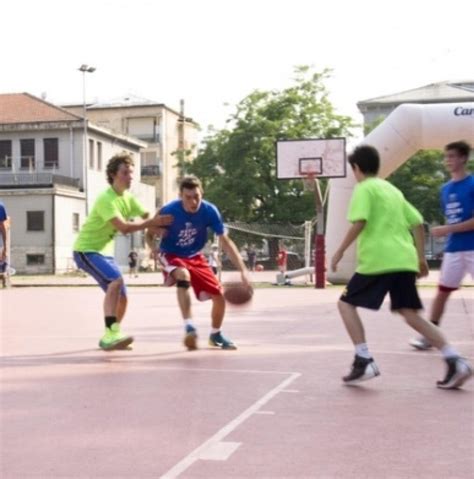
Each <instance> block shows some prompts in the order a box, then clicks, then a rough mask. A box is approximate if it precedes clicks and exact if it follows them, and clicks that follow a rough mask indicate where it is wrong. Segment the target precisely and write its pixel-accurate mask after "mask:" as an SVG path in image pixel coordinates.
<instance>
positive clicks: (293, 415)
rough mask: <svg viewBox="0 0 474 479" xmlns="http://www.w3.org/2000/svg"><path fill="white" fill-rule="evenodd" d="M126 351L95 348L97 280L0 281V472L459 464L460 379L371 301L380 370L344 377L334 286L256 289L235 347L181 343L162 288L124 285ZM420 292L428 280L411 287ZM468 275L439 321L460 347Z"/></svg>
mask: <svg viewBox="0 0 474 479" xmlns="http://www.w3.org/2000/svg"><path fill="white" fill-rule="evenodd" d="M129 292H130V308H129V312H128V316H127V318H126V321H125V322H124V330H125V331H126V332H130V333H132V334H133V335H134V336H135V340H136V342H135V346H134V349H133V351H121V352H111V353H104V352H102V351H100V350H99V349H98V348H97V342H98V339H99V337H100V336H101V334H102V331H103V326H102V319H101V314H100V308H101V303H102V298H103V295H102V293H101V291H100V290H99V289H98V288H91V287H62V288H49V287H46V288H45V287H43V288H13V289H10V290H2V291H0V315H1V320H0V340H1V343H0V344H1V404H0V406H1V411H0V414H1V416H0V428H1V432H0V476H1V477H2V479H10V478H14V479H16V478H115V479H119V478H159V477H167V478H172V477H182V478H224V477H225V478H230V477H232V478H252V479H256V478H259V479H260V478H354V479H358V478H412V477H413V478H415V477H416V478H434V477H436V478H438V477H439V478H446V477H449V478H472V477H473V476H474V459H473V458H474V446H473V445H474V426H473V425H474V412H473V404H474V400H473V399H474V381H470V382H468V383H466V385H465V387H464V389H463V390H460V391H442V390H438V389H437V388H436V387H435V382H436V380H437V379H440V378H441V377H442V376H443V375H444V364H443V363H442V361H441V360H440V358H439V356H438V355H437V353H436V352H428V353H420V352H415V351H412V350H411V349H410V347H409V346H408V345H407V340H408V339H409V338H410V337H411V336H412V332H411V330H410V329H409V328H408V327H407V326H405V325H404V324H403V322H402V321H401V319H399V318H398V317H397V316H393V315H392V314H391V313H390V312H389V311H388V308H387V305H386V304H385V305H384V308H383V310H382V311H381V312H380V313H379V314H377V313H372V312H363V313H362V315H363V318H364V320H365V325H366V330H367V335H368V340H369V345H370V348H371V351H372V353H373V354H374V356H375V358H376V360H377V363H378V365H379V367H380V369H381V373H382V375H381V376H380V377H379V378H376V379H374V380H372V381H369V382H367V383H364V385H363V386H358V387H347V386H343V385H342V384H341V380H340V377H341V376H342V375H344V374H346V373H347V371H348V369H349V366H350V363H351V362H352V356H353V350H352V346H351V344H350V342H349V339H348V337H347V336H346V333H345V331H344V329H343V326H342V323H341V320H340V319H339V317H338V315H337V310H336V306H335V303H336V300H337V298H338V296H339V295H340V292H341V289H339V288H330V289H327V290H324V291H321V290H314V289H311V288H298V287H293V288H292V287H282V288H267V289H257V290H256V293H255V298H254V301H253V303H252V305H251V306H249V307H247V308H245V309H232V310H229V311H228V314H227V320H226V323H224V326H225V327H224V332H225V333H227V334H228V335H229V336H230V337H231V338H232V339H233V340H235V341H236V342H237V343H238V345H239V350H238V351H221V350H212V349H209V348H208V347H207V346H206V337H207V334H208V332H209V319H208V317H209V311H210V304H209V303H204V304H198V305H196V303H194V304H195V318H196V323H197V325H198V327H199V332H200V345H201V349H200V350H199V351H195V352H187V351H185V350H184V349H183V347H182V344H181V340H182V326H181V323H180V320H179V315H178V308H177V305H176V301H175V294H176V293H175V290H174V289H165V288H155V287H134V288H130V290H129ZM421 294H422V297H423V299H424V301H425V305H426V306H429V304H430V302H431V300H432V297H433V295H434V294H435V289H434V288H421ZM473 296H474V289H473V288H472V287H471V288H465V289H463V290H461V291H459V292H457V293H455V295H454V296H453V298H452V301H451V302H450V303H449V306H448V312H447V315H446V318H445V323H444V330H445V331H446V333H447V334H448V336H449V337H450V339H451V342H452V343H453V344H454V345H455V346H456V347H457V348H458V349H459V350H460V351H461V352H462V353H463V355H464V356H466V357H468V358H470V360H471V361H472V360H473V358H474V341H473V330H474V313H473Z"/></svg>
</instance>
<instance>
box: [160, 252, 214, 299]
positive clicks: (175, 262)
mask: <svg viewBox="0 0 474 479" xmlns="http://www.w3.org/2000/svg"><path fill="white" fill-rule="evenodd" d="M159 260H160V263H161V266H162V268H163V275H164V277H165V285H166V286H173V285H174V284H175V283H176V281H175V280H174V278H173V277H172V276H171V272H172V271H174V270H175V269H176V268H185V269H187V270H188V271H189V274H190V275H191V286H192V287H193V290H194V294H195V295H196V298H197V299H199V301H206V300H207V299H211V296H216V295H220V294H222V286H221V285H220V283H219V281H218V280H217V278H216V275H215V274H214V272H213V271H212V269H211V267H210V266H209V263H208V262H207V260H206V258H205V257H204V256H203V255H202V254H197V255H195V256H191V258H183V257H181V256H176V255H174V254H171V253H160V256H159Z"/></svg>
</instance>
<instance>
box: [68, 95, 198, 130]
mask: <svg viewBox="0 0 474 479" xmlns="http://www.w3.org/2000/svg"><path fill="white" fill-rule="evenodd" d="M62 106H63V108H78V107H81V108H82V106H83V104H82V103H65V104H63V105H62ZM113 108H117V109H119V108H165V109H166V110H168V111H170V112H172V113H174V114H175V115H178V116H180V113H179V112H178V111H176V110H173V109H172V108H170V107H169V106H166V105H165V104H164V103H158V102H156V101H153V100H149V99H148V98H143V97H140V96H136V95H125V96H122V97H118V98H112V99H110V100H106V101H103V102H100V101H97V102H94V103H88V104H87V110H109V109H113ZM185 120H186V121H188V122H192V123H195V121H194V120H193V119H192V118H189V117H186V118H185Z"/></svg>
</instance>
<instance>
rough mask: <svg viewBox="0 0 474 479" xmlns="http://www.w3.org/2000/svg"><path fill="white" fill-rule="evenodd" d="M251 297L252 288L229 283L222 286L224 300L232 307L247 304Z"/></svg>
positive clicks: (241, 284)
mask: <svg viewBox="0 0 474 479" xmlns="http://www.w3.org/2000/svg"><path fill="white" fill-rule="evenodd" d="M252 296H253V288H252V287H251V286H246V285H245V284H243V283H229V284H226V285H225V286H224V298H225V300H226V301H227V302H228V303H230V304H234V305H243V304H246V303H248V302H249V301H250V300H251V299H252Z"/></svg>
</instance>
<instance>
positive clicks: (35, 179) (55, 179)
mask: <svg viewBox="0 0 474 479" xmlns="http://www.w3.org/2000/svg"><path fill="white" fill-rule="evenodd" d="M54 185H61V186H69V187H71V188H77V189H78V188H79V179H78V178H70V177H68V176H62V175H57V174H55V173H0V189H4V190H5V189H11V188H50V187H52V186H54Z"/></svg>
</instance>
